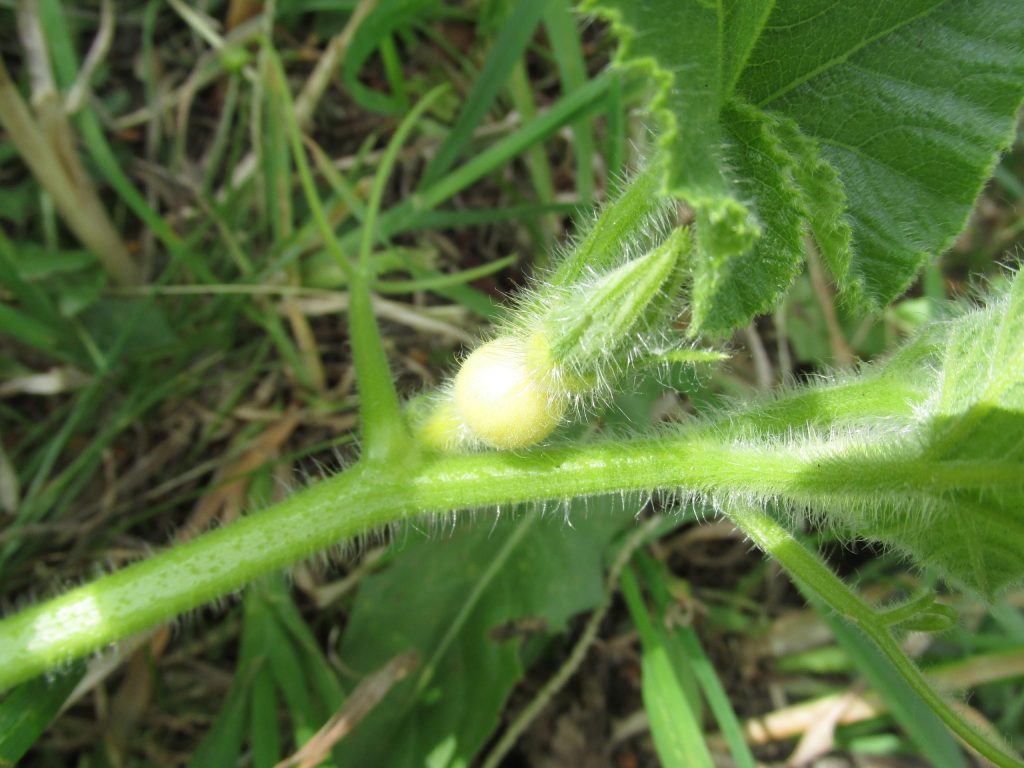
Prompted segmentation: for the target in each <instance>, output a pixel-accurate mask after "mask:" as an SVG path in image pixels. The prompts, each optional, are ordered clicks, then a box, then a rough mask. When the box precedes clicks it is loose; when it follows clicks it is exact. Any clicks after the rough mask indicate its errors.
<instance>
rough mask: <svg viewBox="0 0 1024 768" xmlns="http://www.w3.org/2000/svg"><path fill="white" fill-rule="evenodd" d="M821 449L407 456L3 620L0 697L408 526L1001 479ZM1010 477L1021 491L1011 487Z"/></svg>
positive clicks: (719, 443)
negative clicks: (653, 496) (436, 515)
mask: <svg viewBox="0 0 1024 768" xmlns="http://www.w3.org/2000/svg"><path fill="white" fill-rule="evenodd" d="M904 407H908V406H904ZM826 450H828V449H827V447H825V446H823V447H822V448H821V449H820V451H816V450H814V449H809V448H807V447H806V446H804V447H794V448H790V449H786V448H774V447H765V446H763V445H761V446H757V445H744V444H743V443H737V442H734V441H732V440H730V439H729V438H727V437H725V436H723V435H716V434H715V428H714V426H713V425H711V426H704V427H701V428H697V429H691V430H688V431H684V432H682V433H680V434H676V435H673V436H669V437H662V438H658V439H647V440H633V441H614V442H604V443H595V444H593V445H590V446H586V447H566V448H551V449H545V450H535V451H531V452H528V453H526V454H523V455H515V454H511V453H507V452H489V453H475V454H465V455H446V456H422V457H421V456H417V455H415V454H412V455H410V456H409V457H408V458H407V461H406V462H404V463H400V464H395V465H389V466H388V467H387V468H380V465H379V464H357V465H356V466H354V467H353V468H352V469H350V470H349V471H347V472H344V473H342V474H340V475H337V476H335V477H334V478H331V479H328V480H325V481H323V482H321V483H319V484H317V485H315V486H312V487H310V488H308V489H307V490H305V491H302V492H300V493H298V494H296V495H295V496H293V497H292V498H290V499H288V500H287V501H284V502H282V503H280V504H278V505H276V506H275V507H273V508H270V509H267V510H265V511H263V512H261V513H257V514H253V515H251V516H248V517H245V518H243V519H242V520H240V521H239V522H237V523H235V524H233V525H231V526H229V527H226V528H223V529H218V530H216V531H213V532H211V533H208V534H206V535H204V536H201V537H199V538H197V539H195V540H193V541H191V542H188V543H186V544H183V545H179V546H176V547H174V548H173V549H171V550H168V551H166V552H163V553H161V554H158V555H156V556H154V557H152V558H150V559H148V560H145V561H142V562H140V563H136V564H134V565H131V566H129V567H127V568H124V569H123V570H121V571H118V572H116V573H114V574H112V575H110V576H106V577H103V578H101V579H99V580H97V581H95V582H93V583H92V584H88V585H86V586H83V587H80V588H78V589H75V590H72V591H71V592H68V593H67V594H65V595H63V596H61V597H58V598H55V599H53V600H51V601H48V602H45V603H43V604H40V605H38V606H35V607H33V608H30V609H27V610H25V611H23V612H22V613H20V614H16V615H13V616H11V617H8V618H6V619H3V620H2V621H0V689H3V688H6V687H8V686H10V685H13V684H15V683H17V682H20V681H22V680H25V679H28V678H30V677H32V676H34V675H36V674H38V673H40V672H42V671H44V670H46V669H49V668H52V667H55V666H59V665H60V664H63V663H66V662H67V661H69V660H71V659H73V658H76V657H78V656H81V655H83V654H86V653H89V652H90V651H93V650H95V649H97V648H101V647H103V646H104V645H107V644H109V643H112V642H114V641H116V640H118V639H120V638H123V637H125V636H127V635H130V634H132V633H134V632H138V631H141V630H143V629H145V628H147V627H151V626H153V625H155V624H158V623H160V622H163V621H167V620H169V619H172V618H173V617H175V616H176V615H178V614H180V613H182V612H183V611H187V610H189V609H192V608H195V607H196V606H199V605H202V604H203V603H206V602H208V601H210V600H212V599H214V598H216V597H218V596H221V595H225V594H228V593H230V592H231V591H233V590H236V589H238V588H240V587H241V586H243V585H244V584H246V583H247V582H248V581H251V580H252V579H254V578H256V577H257V576H259V575H261V574H264V573H267V572H270V571H274V570H277V569H279V568H282V567H285V566H287V565H289V564H291V563H294V562H296V561H297V560H300V559H301V558H303V557H307V556H309V555H310V554H312V553H314V552H316V551H318V550H321V549H324V548H326V547H329V546H331V545H334V544H337V543H338V542H342V541H345V540H347V539H350V538H352V537H354V536H357V535H359V534H362V533H366V532H368V531H372V530H375V529H378V528H380V527H381V526H384V525H387V524H389V523H394V522H400V521H402V520H403V519H406V518H408V517H409V516H412V515H417V514H425V513H433V512H445V511H448V510H453V509H455V510H458V509H472V508H487V507H493V506H495V505H504V504H514V503H529V502H539V501H543V500H549V501H550V500H554V501H556V502H561V501H562V500H566V499H571V498H573V497H578V496H592V495H599V494H612V493H627V494H628V493H631V492H636V493H646V492H650V491H653V490H657V489H669V490H671V491H674V492H678V493H680V494H683V495H686V494H697V495H700V496H701V497H702V498H709V499H712V500H714V501H715V502H716V503H721V502H723V501H726V500H728V499H730V498H760V499H774V498H778V499H783V500H787V501H790V502H795V503H797V504H800V503H807V504H814V505H815V507H816V508H826V509H827V508H829V507H833V506H834V505H835V504H836V502H837V499H838V501H839V503H842V501H843V499H844V498H845V499H847V500H850V499H852V501H851V502H850V503H851V505H860V504H863V505H864V506H866V505H867V502H870V501H871V500H873V499H878V498H879V497H884V495H886V494H890V493H891V494H893V495H895V494H896V493H900V494H903V495H904V496H906V495H907V494H908V492H913V491H915V490H916V492H918V493H925V494H930V493H933V492H935V487H936V486H935V485H934V484H935V483H940V484H941V483H944V482H957V483H960V486H959V487H964V483H967V484H968V485H973V484H974V483H975V482H977V483H979V484H981V485H983V486H984V487H986V488H991V486H992V485H993V482H994V475H993V474H992V473H991V472H990V473H982V472H978V471H975V470H976V468H975V467H974V466H973V465H972V464H971V463H969V462H955V463H952V464H951V465H950V466H946V465H943V466H937V465H936V464H935V463H932V464H927V465H926V464H925V463H924V462H921V461H916V462H915V461H913V460H911V459H907V460H906V461H903V462H893V461H892V459H891V457H890V458H885V457H882V458H879V459H877V460H875V461H874V462H873V463H872V461H871V459H870V457H869V456H866V455H864V456H853V457H847V458H846V459H844V461H843V462H840V461H839V460H838V459H837V458H833V459H832V460H831V461H825V458H826V456H825V455H824V451H826ZM844 467H852V468H851V469H850V470H849V471H847V472H844V471H842V470H843V469H844ZM950 478H954V479H952V480H950ZM1004 480H1005V481H1006V482H1007V483H1010V484H1014V485H1016V484H1019V478H1016V477H1014V478H1010V477H1007V478H1004Z"/></svg>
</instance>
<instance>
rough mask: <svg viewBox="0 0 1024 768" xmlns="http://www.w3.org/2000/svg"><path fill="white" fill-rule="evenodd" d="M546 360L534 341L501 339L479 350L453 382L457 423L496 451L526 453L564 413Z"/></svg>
mask: <svg viewBox="0 0 1024 768" xmlns="http://www.w3.org/2000/svg"><path fill="white" fill-rule="evenodd" d="M538 358H540V359H539V360H538ZM545 359H546V355H543V354H538V346H537V344H536V342H535V341H523V340H520V339H515V338H511V337H499V338H497V339H494V340H493V341H489V342H487V343H486V344H484V345H482V346H480V347H478V348H477V349H476V350H474V351H473V353H472V354H471V355H470V356H469V357H468V358H466V361H465V362H464V363H463V364H462V368H461V369H460V370H459V372H458V374H457V375H456V377H455V409H456V411H457V413H458V415H459V418H460V419H461V420H462V422H463V423H464V424H465V425H466V426H467V427H469V429H470V430H471V431H472V432H473V434H474V435H476V436H477V437H478V438H479V439H480V440H482V441H483V442H485V443H487V444H488V445H490V446H491V447H493V448H505V449H515V448H525V447H527V446H530V445H533V444H534V443H537V442H540V441H541V440H543V439H544V438H545V437H547V436H548V435H550V434H551V433H552V432H553V431H554V429H555V427H557V426H558V424H559V422H560V421H561V420H562V417H563V416H564V415H565V411H566V402H565V398H564V397H561V396H560V395H559V394H557V393H555V392H553V391H552V389H551V388H550V386H549V385H548V383H547V382H548V380H549V377H548V374H549V373H550V364H548V366H547V368H545V365H544V362H545Z"/></svg>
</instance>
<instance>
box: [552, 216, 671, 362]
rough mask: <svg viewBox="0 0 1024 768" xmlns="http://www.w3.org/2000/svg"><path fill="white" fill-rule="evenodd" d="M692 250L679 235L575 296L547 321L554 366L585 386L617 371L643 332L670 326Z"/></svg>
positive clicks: (559, 307) (668, 238)
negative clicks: (669, 307) (684, 260)
mask: <svg viewBox="0 0 1024 768" xmlns="http://www.w3.org/2000/svg"><path fill="white" fill-rule="evenodd" d="M689 245H690V237H689V233H688V231H687V230H685V229H676V230H674V231H673V232H672V233H671V234H670V235H669V236H668V237H667V238H666V239H665V240H664V242H662V243H661V245H659V246H658V247H657V248H654V249H653V250H651V251H650V252H648V253H647V254H645V255H643V256H641V257H639V258H637V259H633V260H632V261H630V262H627V263H626V264H624V265H622V266H621V267H619V268H617V269H614V270H612V271H611V272H608V273H607V274H605V275H602V276H601V277H600V278H598V280H597V281H596V282H592V283H591V284H589V285H586V284H580V285H579V288H578V290H576V289H573V290H570V291H569V294H568V295H567V297H566V298H565V299H564V300H563V301H561V302H560V303H559V304H558V305H557V306H555V308H554V309H552V310H551V312H550V313H549V314H548V315H547V317H546V318H545V319H544V321H543V327H544V336H545V337H546V338H547V340H548V342H549V344H550V345H551V358H552V360H553V361H554V362H555V363H556V364H557V365H558V366H559V367H560V368H562V369H564V370H566V371H571V372H572V373H574V374H575V375H576V376H578V377H579V378H581V379H582V380H587V379H590V378H592V377H593V376H595V375H598V376H600V375H601V374H602V373H604V372H606V370H607V369H608V368H613V369H614V368H615V367H617V364H618V361H619V360H620V359H621V357H622V356H623V355H624V354H627V353H628V352H629V351H630V350H631V349H632V348H633V346H634V345H635V343H636V337H637V334H638V333H639V332H641V331H645V330H649V326H650V324H652V323H657V322H662V321H664V319H665V318H664V314H665V310H666V307H665V302H666V301H668V300H671V294H672V293H674V289H675V287H676V286H675V284H674V283H675V280H674V279H673V278H674V277H675V276H677V275H678V273H679V270H678V267H679V263H680V260H681V257H682V256H683V255H684V254H686V253H688V252H689Z"/></svg>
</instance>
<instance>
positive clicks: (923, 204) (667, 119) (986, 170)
mask: <svg viewBox="0 0 1024 768" xmlns="http://www.w3.org/2000/svg"><path fill="white" fill-rule="evenodd" d="M584 7H585V8H587V9H589V10H592V11H594V12H596V13H597V14H599V15H602V16H606V17H608V18H610V19H611V20H612V23H613V26H614V29H615V30H616V33H617V34H618V35H619V36H620V37H621V39H622V47H621V50H620V53H619V61H620V62H622V63H623V64H625V65H628V66H632V67H636V68H640V69H642V70H644V71H645V72H646V73H647V74H648V75H650V76H651V77H652V79H654V80H655V81H656V82H657V84H658V85H657V88H656V89H655V90H654V93H653V94H652V101H651V109H652V111H653V113H654V115H655V116H656V117H657V119H658V124H659V125H658V127H659V131H658V135H659V146H660V147H661V148H662V150H663V152H664V154H663V156H662V158H661V161H662V162H663V163H664V170H665V176H664V178H665V189H666V190H667V191H668V192H669V193H671V194H673V195H676V196H678V197H680V198H681V199H683V200H685V201H686V202H687V203H689V204H690V205H691V206H692V207H693V208H694V210H695V212H696V215H697V244H698V248H699V252H700V253H699V258H698V260H697V261H696V265H695V270H694V291H693V302H694V307H693V315H694V323H695V327H696V328H697V329H700V330H707V331H712V332H718V333H722V332H725V331H728V330H730V329H731V328H733V327H735V326H737V325H742V324H744V323H745V322H747V321H748V320H749V319H750V318H751V317H752V316H753V315H754V314H755V313H757V312H763V311H766V310H767V309H769V308H771V307H772V306H774V305H775V304H776V303H777V302H778V300H779V299H780V297H781V296H782V293H783V291H784V290H785V288H786V287H787V286H788V285H789V283H790V282H791V280H792V278H793V277H794V276H795V274H796V273H797V271H798V270H799V267H800V264H801V263H802V260H803V249H802V247H801V227H802V226H803V227H806V228H807V229H809V230H810V232H811V233H813V235H814V238H815V240H816V241H817V245H818V247H819V248H820V249H821V251H822V256H823V257H824V259H825V261H826V263H827V264H828V265H829V267H830V269H831V270H832V273H833V275H834V277H835V279H836V280H837V281H838V283H839V284H840V286H842V287H843V289H844V290H845V291H846V292H847V294H848V295H849V296H850V297H851V299H853V300H855V301H856V302H857V303H858V304H860V305H862V306H864V307H869V308H878V307H881V306H883V305H885V304H887V303H888V302H890V301H892V300H893V299H894V298H895V297H896V296H897V295H899V293H900V292H902V291H903V290H904V289H905V288H906V287H907V285H908V284H909V282H910V281H911V280H912V279H913V277H914V275H915V274H916V273H917V271H918V270H919V269H920V268H921V266H922V265H923V264H924V263H925V262H926V261H927V260H928V259H930V258H932V257H933V256H934V254H936V253H939V252H941V251H942V250H944V249H945V248H947V247H949V245H950V244H951V242H952V240H953V238H954V237H955V236H956V234H957V233H958V232H959V231H960V230H961V229H962V227H963V225H964V222H965V221H966V218H967V215H968V213H969V211H970V207H971V204H972V202H973V201H974V199H975V197H976V196H977V194H978V192H979V190H980V188H981V185H982V183H983V182H984V181H985V179H986V178H988V176H989V175H990V174H991V172H992V168H993V166H994V164H995V160H996V157H997V153H998V152H999V151H1000V150H1002V149H1004V148H1006V147H1007V146H1008V144H1009V142H1010V140H1011V139H1012V137H1013V127H1014V117H1015V114H1016V109H1017V107H1018V106H1019V104H1020V100H1021V90H1020V83H1021V82H1022V81H1024V52H1022V50H1021V47H1020V45H1019V41H1020V39H1021V38H1022V37H1024V17H1022V16H1021V14H1020V13H1019V12H1018V10H1017V9H1016V8H1014V7H1013V4H1012V3H1005V2H1002V0H984V1H983V2H968V1H967V0H917V1H916V2H908V3H882V4H879V3H874V2H866V1H863V0H862V1H861V2H846V3H842V4H840V5H836V4H834V3H830V2H826V1H825V0H820V1H815V2H804V3H794V2H788V3H787V2H778V3H770V2H744V3H738V2H730V3H718V4H710V3H702V2H699V0H683V1H682V2H676V1H675V0H655V1H654V2H643V3H639V2H631V1H630V0H590V1H589V2H585V3H584Z"/></svg>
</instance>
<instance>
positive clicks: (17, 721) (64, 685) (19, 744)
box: [0, 663, 85, 766]
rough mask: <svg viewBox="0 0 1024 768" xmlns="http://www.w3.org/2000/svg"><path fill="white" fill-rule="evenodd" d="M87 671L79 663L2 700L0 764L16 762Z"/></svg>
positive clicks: (24, 687)
mask: <svg viewBox="0 0 1024 768" xmlns="http://www.w3.org/2000/svg"><path fill="white" fill-rule="evenodd" d="M83 674H85V664H83V663H77V664H75V665H74V666H73V667H72V668H71V669H70V670H68V671H67V672H66V673H65V674H63V675H59V676H56V677H52V678H51V677H49V676H47V677H38V678H36V679H34V680H30V681H29V682H27V683H24V684H22V685H19V686H18V687H17V688H15V689H14V690H13V691H11V692H10V693H9V694H8V695H7V696H6V698H4V699H3V701H0V765H5V766H6V765H12V766H13V765H17V763H18V761H19V760H21V758H22V757H23V756H24V755H25V753H26V752H28V750H29V749H30V748H31V747H32V745H33V744H35V743H36V739H38V738H39V737H40V736H41V735H42V734H43V731H45V730H46V729H47V728H48V727H49V725H50V722H51V721H52V720H53V718H54V717H56V716H57V713H58V712H59V711H60V708H61V707H62V706H64V702H65V701H66V700H67V698H68V696H70V695H71V692H72V691H73V690H74V688H75V686H76V685H78V681H79V680H81V678H82V675H83Z"/></svg>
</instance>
